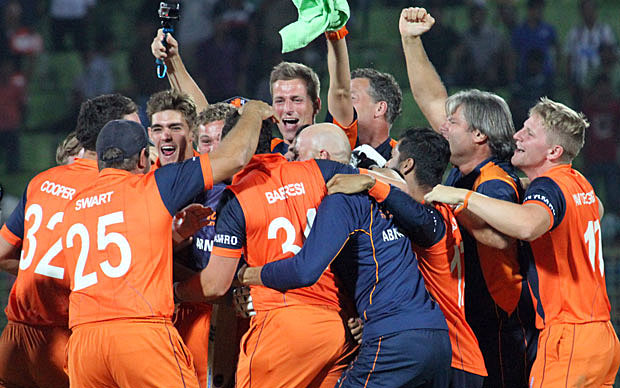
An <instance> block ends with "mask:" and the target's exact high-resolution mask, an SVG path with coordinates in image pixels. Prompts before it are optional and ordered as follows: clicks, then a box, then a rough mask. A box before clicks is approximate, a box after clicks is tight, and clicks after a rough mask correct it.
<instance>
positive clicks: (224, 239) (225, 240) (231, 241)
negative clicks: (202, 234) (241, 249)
mask: <svg viewBox="0 0 620 388" xmlns="http://www.w3.org/2000/svg"><path fill="white" fill-rule="evenodd" d="M213 242H215V243H217V244H225V245H237V244H238V243H239V239H238V238H237V236H230V235H228V234H216V235H215V237H214V238H213Z"/></svg>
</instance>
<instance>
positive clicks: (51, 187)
mask: <svg viewBox="0 0 620 388" xmlns="http://www.w3.org/2000/svg"><path fill="white" fill-rule="evenodd" d="M41 191H42V192H44V193H47V194H51V195H53V196H56V197H60V198H63V199H68V200H72V199H73V195H74V194H75V192H76V190H75V189H74V188H73V187H67V186H63V185H61V184H58V183H54V182H50V181H45V182H43V183H42V184H41Z"/></svg>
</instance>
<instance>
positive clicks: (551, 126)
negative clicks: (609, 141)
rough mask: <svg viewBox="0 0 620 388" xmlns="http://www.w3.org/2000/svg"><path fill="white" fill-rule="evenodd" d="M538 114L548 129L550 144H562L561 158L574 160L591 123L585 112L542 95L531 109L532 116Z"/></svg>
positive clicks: (566, 160)
mask: <svg viewBox="0 0 620 388" xmlns="http://www.w3.org/2000/svg"><path fill="white" fill-rule="evenodd" d="M533 114H537V115H538V116H540V118H541V119H542V122H543V126H544V127H545V130H546V131H547V135H548V136H547V142H548V143H551V144H549V145H553V144H557V145H560V146H562V148H563V149H564V153H563V155H562V157H561V160H562V161H564V162H570V161H572V160H573V159H574V158H575V157H576V156H577V154H579V151H581V148H582V147H583V144H584V141H585V135H586V129H587V128H588V127H589V126H590V123H589V122H588V120H587V119H586V116H585V115H584V114H583V113H577V112H575V111H574V110H572V109H571V108H569V107H567V106H566V105H564V104H561V103H559V102H555V101H552V100H550V99H549V98H547V97H542V98H541V99H540V101H539V102H538V103H537V104H536V105H534V107H532V109H530V116H531V115H533Z"/></svg>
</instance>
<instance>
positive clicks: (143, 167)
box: [138, 148, 151, 174]
mask: <svg viewBox="0 0 620 388" xmlns="http://www.w3.org/2000/svg"><path fill="white" fill-rule="evenodd" d="M138 169H139V170H140V171H141V172H144V173H145V174H146V173H147V172H148V171H149V170H150V169H151V161H150V160H149V157H148V156H146V148H142V151H140V158H139V159H138Z"/></svg>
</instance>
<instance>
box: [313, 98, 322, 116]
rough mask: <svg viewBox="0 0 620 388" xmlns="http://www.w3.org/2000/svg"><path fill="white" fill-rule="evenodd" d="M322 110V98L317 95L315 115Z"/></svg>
mask: <svg viewBox="0 0 620 388" xmlns="http://www.w3.org/2000/svg"><path fill="white" fill-rule="evenodd" d="M320 110H321V98H320V97H317V98H316V103H315V104H314V116H316V115H317V114H319V111H320Z"/></svg>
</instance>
